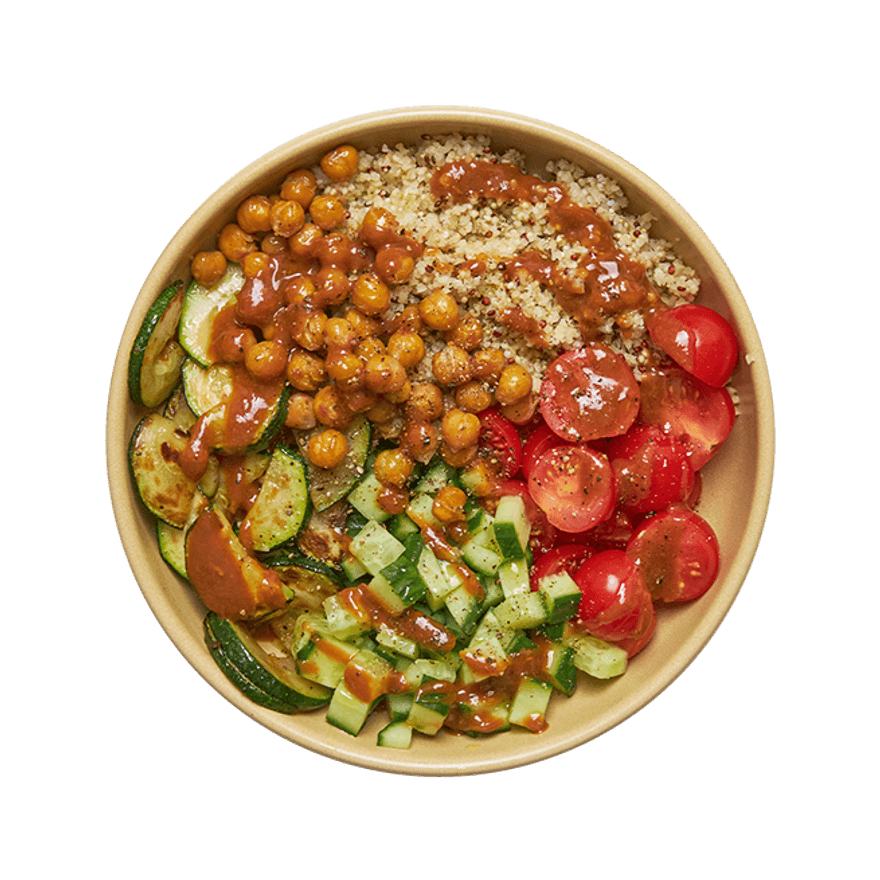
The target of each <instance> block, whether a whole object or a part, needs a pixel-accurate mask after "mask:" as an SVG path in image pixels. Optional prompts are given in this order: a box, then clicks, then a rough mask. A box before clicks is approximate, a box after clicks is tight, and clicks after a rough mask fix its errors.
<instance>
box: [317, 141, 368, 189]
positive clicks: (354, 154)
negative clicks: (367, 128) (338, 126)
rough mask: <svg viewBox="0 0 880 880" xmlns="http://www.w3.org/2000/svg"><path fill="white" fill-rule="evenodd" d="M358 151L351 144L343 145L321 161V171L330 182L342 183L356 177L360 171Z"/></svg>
mask: <svg viewBox="0 0 880 880" xmlns="http://www.w3.org/2000/svg"><path fill="white" fill-rule="evenodd" d="M358 158H359V156H358V151H357V150H356V149H355V148H354V147H353V146H351V144H343V145H342V146H340V147H336V149H334V150H331V151H330V152H329V153H327V154H326V155H325V156H324V158H323V159H321V171H323V172H324V174H326V175H327V177H329V178H330V180H333V181H335V182H336V183H340V182H341V181H343V180H348V179H349V178H350V177H354V175H355V174H356V173H357V170H358Z"/></svg>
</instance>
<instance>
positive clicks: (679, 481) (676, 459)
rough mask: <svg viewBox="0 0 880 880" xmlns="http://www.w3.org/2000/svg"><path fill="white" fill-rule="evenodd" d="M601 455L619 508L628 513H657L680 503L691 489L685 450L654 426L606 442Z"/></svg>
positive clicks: (641, 426)
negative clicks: (608, 465)
mask: <svg viewBox="0 0 880 880" xmlns="http://www.w3.org/2000/svg"><path fill="white" fill-rule="evenodd" d="M604 451H605V454H606V455H607V456H608V460H609V461H610V462H611V467H612V468H614V475H615V477H616V478H617V496H618V499H619V501H620V505H621V506H622V507H623V508H624V510H627V511H629V512H630V513H648V512H649V511H652V510H660V509H661V508H663V507H666V506H667V505H669V504H673V503H674V502H676V501H682V500H684V499H685V498H686V497H687V496H688V495H689V494H690V491H691V489H692V488H693V485H694V469H693V467H692V466H691V463H690V459H689V457H688V450H687V448H686V447H685V446H684V444H683V443H681V441H679V440H678V439H677V438H676V437H674V436H673V435H672V434H666V433H665V432H663V431H662V430H661V429H660V428H658V427H657V426H656V425H645V424H637V425H634V426H633V427H632V428H630V430H629V431H628V432H627V433H626V434H624V435H623V437H615V438H614V439H612V440H609V441H608V442H607V444H606V445H605V446H604Z"/></svg>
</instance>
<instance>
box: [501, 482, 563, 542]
mask: <svg viewBox="0 0 880 880" xmlns="http://www.w3.org/2000/svg"><path fill="white" fill-rule="evenodd" d="M494 494H495V496H496V497H497V498H502V497H503V496H505V495H519V497H520V498H522V500H523V504H524V505H525V508H526V516H527V517H528V520H529V523H530V524H531V527H532V530H531V532H530V534H529V547H530V548H531V550H532V553H543V552H545V551H546V550H549V549H550V548H551V547H552V546H553V545H554V544H555V543H556V529H555V528H554V527H553V526H552V525H550V523H549V522H548V520H547V514H546V513H544V511H543V510H541V508H540V507H538V505H537V504H535V502H534V500H533V499H532V496H531V494H530V493H529V487H528V486H527V485H526V483H525V481H524V480H503V481H502V482H501V483H499V484H498V486H497V488H496V489H495V492H494Z"/></svg>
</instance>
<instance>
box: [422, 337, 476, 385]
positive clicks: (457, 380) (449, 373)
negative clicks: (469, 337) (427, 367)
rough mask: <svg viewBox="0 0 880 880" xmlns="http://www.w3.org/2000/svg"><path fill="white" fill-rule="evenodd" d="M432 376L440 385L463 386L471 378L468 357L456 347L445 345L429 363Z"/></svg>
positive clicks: (461, 349)
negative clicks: (432, 372)
mask: <svg viewBox="0 0 880 880" xmlns="http://www.w3.org/2000/svg"><path fill="white" fill-rule="evenodd" d="M431 368H432V369H433V371H434V376H435V378H436V379H437V381H438V382H439V383H440V384H441V385H464V383H465V382H469V381H470V379H471V377H472V376H473V368H472V367H471V358H470V355H469V354H468V353H467V352H466V351H465V350H464V349H463V348H460V347H459V346H457V345H452V344H450V345H447V346H446V347H445V348H443V349H441V350H440V351H438V352H437V354H435V355H434V358H433V360H432V362H431Z"/></svg>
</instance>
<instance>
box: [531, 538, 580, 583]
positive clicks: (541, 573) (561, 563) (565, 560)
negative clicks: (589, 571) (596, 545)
mask: <svg viewBox="0 0 880 880" xmlns="http://www.w3.org/2000/svg"><path fill="white" fill-rule="evenodd" d="M593 552H594V550H593V548H592V547H591V546H590V545H589V544H560V545H559V546H558V547H554V548H553V549H552V550H547V551H546V552H545V553H542V554H541V555H540V556H536V557H535V561H534V563H533V564H532V571H531V580H532V589H533V590H537V589H538V584H539V582H540V581H541V579H542V578H545V577H548V576H549V575H551V574H559V573H560V572H563V571H564V572H566V573H567V574H570V575H571V576H572V578H573V577H574V576H575V573H576V572H577V570H578V569H579V568H580V567H581V564H582V563H584V562H586V560H587V559H589V558H590V556H592V555H593Z"/></svg>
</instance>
